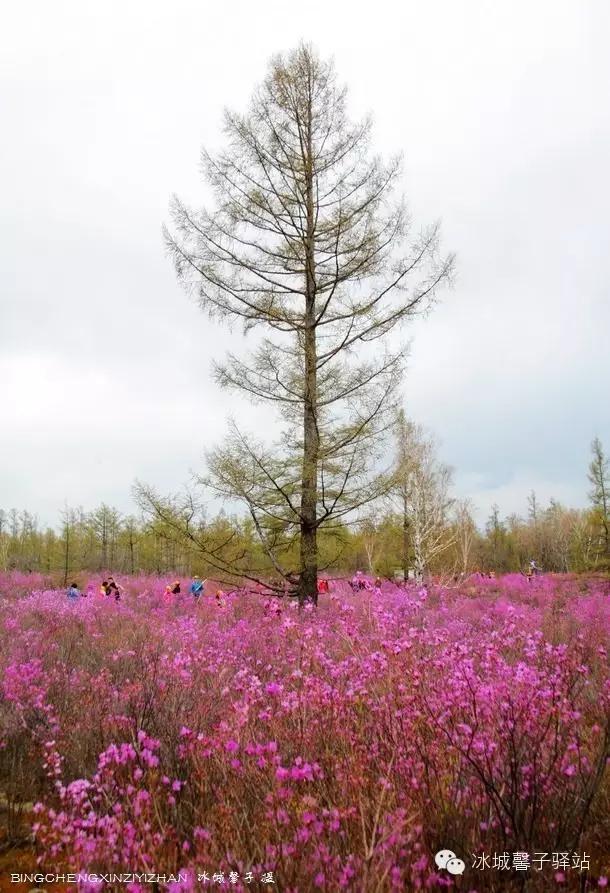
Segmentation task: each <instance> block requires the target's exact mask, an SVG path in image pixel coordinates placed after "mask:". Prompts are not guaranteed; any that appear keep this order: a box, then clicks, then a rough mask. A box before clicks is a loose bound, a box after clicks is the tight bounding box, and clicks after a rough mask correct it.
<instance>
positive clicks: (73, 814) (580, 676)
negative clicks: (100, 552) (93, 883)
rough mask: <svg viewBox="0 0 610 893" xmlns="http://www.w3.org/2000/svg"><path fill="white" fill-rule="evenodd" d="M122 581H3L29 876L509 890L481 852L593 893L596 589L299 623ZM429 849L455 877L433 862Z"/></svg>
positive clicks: (423, 599) (601, 735) (355, 610)
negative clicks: (445, 852)
mask: <svg viewBox="0 0 610 893" xmlns="http://www.w3.org/2000/svg"><path fill="white" fill-rule="evenodd" d="M123 582H124V583H125V593H124V596H123V598H122V600H121V601H120V602H118V603H116V602H115V601H114V600H113V599H105V598H103V597H99V596H98V594H97V593H98V588H99V586H98V582H97V580H95V581H93V583H92V586H91V593H92V594H91V595H90V597H89V598H83V599H80V600H79V601H76V602H72V601H70V600H68V599H67V598H66V596H65V593H64V592H63V591H61V592H59V591H44V590H34V591H32V592H30V593H28V594H26V595H24V593H23V591H22V588H21V585H19V586H16V587H15V590H14V591H13V590H11V586H10V581H9V582H8V584H7V581H6V579H5V580H4V588H3V591H2V596H3V598H2V602H1V603H0V636H1V641H0V652H1V655H2V656H1V658H0V660H1V662H2V688H1V690H0V697H1V700H0V720H1V733H0V736H1V746H0V772H1V785H2V789H3V791H4V792H5V794H6V796H7V799H8V800H9V802H11V803H13V804H15V808H17V806H18V805H19V804H23V803H35V804H36V805H35V807H34V810H33V812H34V815H33V817H32V821H33V828H34V834H35V841H36V853H37V858H38V860H39V864H40V866H41V867H44V868H45V869H47V870H49V869H53V870H58V869H62V870H66V871H67V870H71V871H85V870H87V871H89V872H94V871H97V872H103V871H109V870H114V871H119V870H120V871H125V872H133V871H158V872H159V871H162V872H165V873H174V874H177V873H178V872H182V873H183V874H184V876H185V877H186V878H187V880H186V881H184V882H183V883H182V889H184V888H187V889H200V887H201V885H200V884H198V883H197V873H198V871H203V870H204V869H207V870H208V871H224V872H225V874H226V875H227V876H228V873H229V872H231V871H234V872H236V873H238V874H239V875H240V878H243V877H244V876H245V874H246V872H247V871H252V872H253V873H254V875H255V876H256V877H260V875H261V874H262V873H263V872H265V871H272V872H274V875H275V879H276V881H277V884H278V887H279V888H280V889H283V890H294V891H297V890H298V891H303V890H326V891H336V890H363V891H368V890H371V891H372V890H410V889H425V888H430V887H434V888H436V889H442V888H443V887H448V888H451V887H456V888H457V889H469V890H480V891H483V890H496V889H505V888H506V884H507V883H508V880H507V878H506V877H504V878H502V877H500V876H499V875H498V873H497V872H494V871H486V872H476V871H475V870H474V869H473V868H472V867H471V865H472V857H473V856H475V855H476V854H481V853H485V852H487V853H493V852H509V853H512V852H517V851H522V852H529V853H534V852H547V853H552V852H556V851H569V852H570V853H572V852H581V853H582V852H586V853H587V854H588V855H589V856H590V858H591V869H590V876H591V878H593V879H594V880H593V882H594V883H597V878H598V877H600V876H603V872H604V861H605V860H606V862H607V841H608V840H609V839H610V822H609V814H610V812H609V810H608V804H609V788H608V779H607V763H608V757H609V741H610V720H609V716H610V681H609V679H610V676H609V673H608V658H607V646H608V633H609V630H610V605H609V593H608V585H607V583H605V582H604V581H603V580H595V579H590V580H577V579H574V578H568V577H542V578H538V579H535V580H532V581H530V582H528V581H527V580H525V579H524V578H522V577H519V576H513V577H505V578H502V579H499V580H474V579H473V580H470V581H466V582H465V583H463V584H461V585H460V586H455V587H453V588H446V587H441V586H431V587H429V588H428V589H425V588H421V587H418V586H416V585H407V586H402V587H398V586H394V585H392V584H389V583H384V584H383V586H382V587H381V591H378V590H375V588H374V587H373V586H371V587H370V589H369V590H366V591H363V592H359V593H358V594H357V595H354V594H353V593H352V592H351V589H350V588H349V586H348V585H347V584H346V583H343V582H340V581H334V583H333V585H332V590H331V593H330V595H329V596H323V597H322V600H321V603H320V607H319V608H318V609H317V610H314V609H305V610H302V611H299V610H298V608H297V607H296V606H295V605H294V604H293V603H292V602H289V601H286V600H276V599H268V600H267V599H265V598H264V597H260V596H253V595H248V594H246V593H239V592H237V593H233V594H229V595H226V596H225V597H224V598H223V600H222V602H221V603H220V604H218V603H217V602H216V600H215V599H214V597H213V596H206V597H203V598H202V599H200V600H199V602H195V601H194V600H193V599H192V597H191V596H189V595H188V594H184V593H183V594H182V595H180V596H172V597H169V598H168V597H167V596H166V595H165V592H164V590H165V584H164V582H161V581H158V580H155V579H152V578H133V579H131V580H129V581H123ZM185 588H186V587H185V586H183V590H184V589H185ZM442 848H451V849H452V850H454V851H455V852H456V853H458V855H460V856H461V858H463V859H464V860H465V862H466V865H467V868H466V874H465V876H464V878H462V879H461V880H460V879H455V878H453V877H451V876H450V875H449V874H448V873H447V872H442V871H440V870H439V869H437V867H436V866H435V864H434V853H435V852H436V851H437V850H439V849H442ZM605 867H606V868H607V867H608V866H607V864H606V866H605ZM512 877H513V879H514V880H515V881H516V882H520V880H521V879H520V878H518V877H517V878H515V873H514V872H513V873H512ZM559 880H561V878H559ZM465 883H466V886H464V884H465ZM528 883H529V884H530V887H529V889H532V890H541V891H542V890H548V889H549V887H550V886H554V885H555V878H554V875H553V872H552V871H550V872H547V873H546V874H545V873H538V874H536V873H535V872H530V875H529V879H528ZM565 883H566V884H569V883H573V884H578V878H577V872H574V873H573V878H572V880H570V877H569V876H566V878H565ZM601 883H602V884H603V877H602V881H601ZM460 884H461V885H462V886H460ZM240 885H241V886H240ZM232 888H233V889H252V887H251V886H250V887H248V886H246V885H245V884H243V882H242V881H241V880H240V881H239V882H237V883H236V884H235V885H232ZM564 888H566V887H565V884H564ZM567 888H568V889H569V887H567ZM573 888H574V889H579V887H578V885H577V886H574V887H573Z"/></svg>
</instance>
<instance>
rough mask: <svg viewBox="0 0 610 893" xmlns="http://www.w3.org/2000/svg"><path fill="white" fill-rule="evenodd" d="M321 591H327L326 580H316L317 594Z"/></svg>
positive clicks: (320, 593)
mask: <svg viewBox="0 0 610 893" xmlns="http://www.w3.org/2000/svg"><path fill="white" fill-rule="evenodd" d="M323 592H328V580H318V594H319V595H322V593H323Z"/></svg>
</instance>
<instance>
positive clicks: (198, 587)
mask: <svg viewBox="0 0 610 893" xmlns="http://www.w3.org/2000/svg"><path fill="white" fill-rule="evenodd" d="M204 585H205V580H200V579H199V577H193V582H192V583H191V595H192V596H194V597H195V598H196V599H197V598H199V596H200V595H202V594H203V587H204Z"/></svg>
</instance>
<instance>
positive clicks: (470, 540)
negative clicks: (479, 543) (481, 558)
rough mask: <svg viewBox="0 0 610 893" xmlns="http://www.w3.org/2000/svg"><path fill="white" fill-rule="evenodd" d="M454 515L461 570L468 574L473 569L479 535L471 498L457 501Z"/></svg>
mask: <svg viewBox="0 0 610 893" xmlns="http://www.w3.org/2000/svg"><path fill="white" fill-rule="evenodd" d="M454 516H455V538H456V546H457V552H458V557H459V561H460V571H461V573H462V574H467V573H468V571H470V570H471V569H472V553H473V549H474V546H475V543H476V537H477V526H476V524H475V521H474V518H473V516H472V502H471V501H470V499H460V500H459V501H458V502H456V504H455V511H454Z"/></svg>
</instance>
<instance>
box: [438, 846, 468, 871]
mask: <svg viewBox="0 0 610 893" xmlns="http://www.w3.org/2000/svg"><path fill="white" fill-rule="evenodd" d="M434 861H435V862H436V865H437V867H438V868H440V869H441V870H445V871H448V872H449V874H464V870H465V868H466V863H465V862H464V861H463V860H462V859H458V857H457V856H456V855H455V853H454V852H453V851H452V850H439V851H438V853H437V854H436V856H435V857H434Z"/></svg>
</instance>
